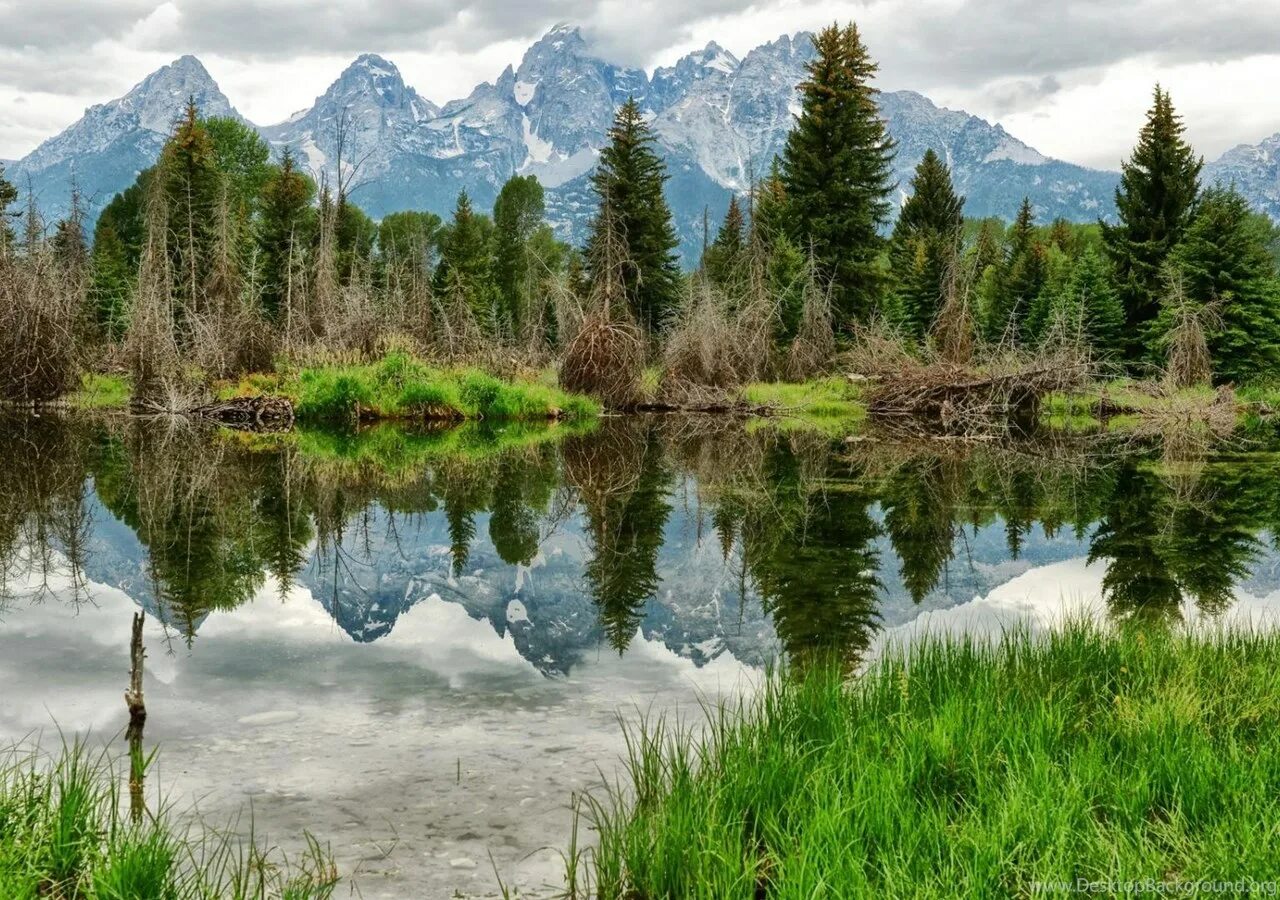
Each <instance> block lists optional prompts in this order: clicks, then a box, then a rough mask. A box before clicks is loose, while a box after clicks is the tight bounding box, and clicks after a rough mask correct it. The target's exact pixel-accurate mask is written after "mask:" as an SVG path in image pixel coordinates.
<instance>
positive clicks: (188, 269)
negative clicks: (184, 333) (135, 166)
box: [157, 99, 221, 312]
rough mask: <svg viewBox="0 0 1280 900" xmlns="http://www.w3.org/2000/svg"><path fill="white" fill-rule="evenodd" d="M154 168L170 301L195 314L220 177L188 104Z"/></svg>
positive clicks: (206, 270) (207, 267)
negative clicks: (162, 203)
mask: <svg viewBox="0 0 1280 900" xmlns="http://www.w3.org/2000/svg"><path fill="white" fill-rule="evenodd" d="M157 168H158V171H159V173H160V178H161V183H162V185H163V189H164V192H165V198H166V201H167V203H168V207H169V215H168V221H169V230H170V242H169V245H170V247H171V248H172V253H173V258H172V265H173V288H174V293H175V294H176V298H175V299H176V300H177V301H178V304H179V307H180V308H181V309H183V310H185V311H187V312H198V311H199V310H200V309H201V307H202V305H203V301H204V298H205V293H206V290H207V288H208V286H209V282H210V272H211V269H212V265H211V264H212V262H213V253H212V247H213V245H214V241H215V239H216V228H217V226H216V221H215V220H216V216H215V211H216V209H217V206H218V203H219V200H220V199H221V177H220V174H219V171H218V167H217V159H216V156H215V154H214V148H213V141H212V139H211V138H210V137H209V132H208V131H207V130H206V129H205V127H204V123H203V122H201V121H200V117H199V113H198V111H197V109H196V104H195V100H194V99H188V100H187V106H186V110H185V112H184V113H183V117H182V119H181V120H180V121H179V123H178V126H177V128H176V129H175V130H174V133H173V135H172V136H171V137H170V138H169V142H168V143H167V144H165V147H164V150H163V151H162V152H161V154H160V162H159V163H158V164H157Z"/></svg>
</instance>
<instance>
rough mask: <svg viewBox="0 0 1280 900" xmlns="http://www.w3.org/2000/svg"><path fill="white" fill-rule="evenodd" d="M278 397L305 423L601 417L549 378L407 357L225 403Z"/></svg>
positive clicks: (281, 382)
mask: <svg viewBox="0 0 1280 900" xmlns="http://www.w3.org/2000/svg"><path fill="white" fill-rule="evenodd" d="M264 393H266V394H279V395H282V396H285V397H288V398H289V399H290V400H292V401H293V403H294V406H295V408H296V413H297V416H298V419H299V420H301V421H330V422H335V421H351V420H353V419H357V418H383V419H437V420H460V419H500V420H521V419H523V420H533V419H550V418H566V419H578V418H587V417H591V416H595V415H597V414H598V413H599V407H598V406H597V405H596V403H595V402H594V401H592V400H590V399H589V398H587V397H583V396H580V395H576V394H568V393H566V392H564V391H562V390H560V389H559V388H557V387H554V386H552V385H549V384H546V383H545V381H543V380H542V379H534V380H524V381H504V380H502V379H499V378H495V377H494V376H492V375H489V374H487V373H485V372H482V371H480V370H478V369H440V368H435V367H433V366H429V365H427V364H426V363H424V362H422V361H420V360H417V359H414V358H413V357H410V356H408V355H407V354H404V353H391V354H388V355H387V356H386V357H384V358H383V359H381V360H379V361H378V362H375V363H370V364H367V365H347V366H326V367H320V368H306V369H302V370H300V371H297V372H288V373H284V374H278V375H253V376H248V377H246V378H244V379H242V380H241V381H240V382H238V383H236V384H234V385H230V386H227V387H224V388H222V389H221V390H220V391H219V397H220V398H221V399H226V398H229V397H243V396H254V395H257V394H264Z"/></svg>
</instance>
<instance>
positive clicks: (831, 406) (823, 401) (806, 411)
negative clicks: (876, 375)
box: [739, 375, 867, 437]
mask: <svg viewBox="0 0 1280 900" xmlns="http://www.w3.org/2000/svg"><path fill="white" fill-rule="evenodd" d="M739 398H740V399H741V400H742V401H743V402H745V403H747V404H748V405H749V406H752V407H756V408H760V409H768V410H770V411H771V412H772V413H773V415H772V416H770V417H769V418H768V419H767V420H766V421H767V422H769V423H770V424H772V425H775V426H777V427H779V428H781V429H782V430H791V429H811V430H815V431H820V432H823V433H826V434H830V435H831V436H833V437H840V436H845V435H848V434H851V433H852V432H855V431H857V430H859V428H860V427H861V426H862V425H863V424H864V423H865V422H866V418H867V407H866V404H865V403H864V402H863V400H862V394H861V391H860V389H859V386H858V385H857V384H855V383H854V382H852V381H850V380H849V379H847V378H843V377H840V376H835V375H832V376H828V377H826V378H814V379H810V380H809V381H804V382H798V383H793V382H785V381H773V382H757V383H755V384H748V385H746V386H745V387H743V388H742V389H741V390H740V392H739Z"/></svg>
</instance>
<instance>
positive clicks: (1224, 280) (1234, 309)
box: [1172, 188, 1280, 383]
mask: <svg viewBox="0 0 1280 900" xmlns="http://www.w3.org/2000/svg"><path fill="white" fill-rule="evenodd" d="M1267 240H1268V223H1266V222H1265V221H1263V220H1262V219H1261V217H1259V216H1257V215H1255V214H1254V213H1252V212H1251V211H1250V210H1249V204H1248V201H1246V200H1245V199H1244V198H1243V197H1242V196H1240V194H1238V193H1237V192H1236V191H1234V190H1223V189H1220V188H1212V189H1210V190H1208V191H1206V192H1205V194H1204V196H1203V197H1202V198H1201V201H1200V203H1199V206H1198V209H1197V211H1196V215H1195V218H1194V219H1193V220H1192V222H1191V225H1190V226H1189V227H1188V228H1187V230H1186V233H1185V237H1184V238H1183V240H1182V243H1181V244H1179V246H1178V247H1177V248H1176V249H1175V250H1174V252H1173V254H1172V260H1173V262H1174V264H1175V265H1176V266H1177V268H1178V270H1179V271H1180V272H1181V274H1182V278H1183V283H1184V285H1185V287H1186V291H1187V294H1188V297H1189V299H1191V300H1192V301H1193V302H1195V303H1198V304H1202V305H1203V304H1210V303H1213V304H1216V306H1217V313H1218V315H1217V316H1216V317H1212V318H1211V319H1210V321H1213V320H1214V319H1220V320H1221V321H1220V324H1215V326H1214V327H1210V328H1209V329H1207V334H1206V337H1207V339H1208V341H1209V352H1210V354H1211V356H1212V357H1213V366H1214V373H1215V375H1216V376H1217V377H1218V379H1220V380H1222V381H1233V382H1236V383H1239V382H1242V381H1245V380H1247V379H1249V378H1253V377H1257V376H1258V375H1259V374H1260V373H1272V372H1275V371H1276V370H1277V367H1280V284H1277V281H1276V267H1275V263H1274V261H1273V260H1272V258H1271V255H1270V253H1269V252H1268V250H1267Z"/></svg>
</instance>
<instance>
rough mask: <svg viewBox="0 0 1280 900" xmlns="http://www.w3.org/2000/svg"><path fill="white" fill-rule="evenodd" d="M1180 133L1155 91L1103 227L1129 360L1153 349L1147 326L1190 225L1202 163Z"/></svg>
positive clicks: (1163, 96)
mask: <svg viewBox="0 0 1280 900" xmlns="http://www.w3.org/2000/svg"><path fill="white" fill-rule="evenodd" d="M1184 130H1185V129H1184V127H1183V124H1182V120H1181V118H1180V117H1179V116H1177V115H1176V114H1175V113H1174V111H1173V103H1172V102H1171V101H1170V99H1169V93H1168V92H1167V91H1165V90H1163V89H1161V87H1160V86H1159V85H1156V89H1155V97H1154V100H1153V102H1152V105H1151V109H1150V111H1149V112H1148V113H1147V121H1146V124H1145V125H1144V126H1143V128H1142V131H1141V133H1140V134H1139V136H1138V145H1137V146H1136V147H1135V148H1134V150H1133V155H1132V156H1130V157H1129V159H1128V160H1127V161H1126V162H1125V163H1124V164H1123V165H1122V166H1121V174H1120V186H1119V187H1118V188H1116V213H1117V215H1118V217H1119V220H1120V221H1119V223H1118V224H1116V225H1107V224H1105V223H1103V225H1102V236H1103V240H1104V242H1105V244H1106V248H1107V254H1108V256H1110V258H1111V263H1112V266H1113V268H1114V269H1115V277H1116V284H1117V289H1118V290H1119V293H1120V300H1121V302H1122V303H1123V304H1124V311H1125V331H1126V334H1127V336H1128V346H1127V348H1126V349H1127V356H1128V358H1129V359H1130V360H1137V359H1139V358H1141V357H1143V356H1144V355H1149V351H1150V348H1151V347H1152V346H1153V345H1154V341H1153V337H1154V336H1153V335H1152V334H1150V326H1151V324H1152V323H1153V321H1154V320H1155V318H1156V314H1157V313H1158V312H1159V309H1160V297H1161V293H1162V291H1163V284H1162V275H1161V268H1162V267H1163V265H1164V263H1165V260H1166V259H1167V258H1168V256H1169V253H1170V252H1171V251H1172V250H1173V248H1174V247H1175V246H1176V245H1177V243H1178V241H1179V240H1180V239H1181V238H1182V235H1183V232H1184V231H1185V230H1186V228H1187V226H1188V225H1189V224H1190V222H1191V216H1192V213H1193V211H1194V210H1193V207H1194V205H1195V202H1196V196H1197V194H1198V193H1199V191H1200V181H1199V178H1200V170H1201V168H1202V167H1203V165H1204V160H1203V159H1201V158H1200V157H1197V156H1196V155H1195V153H1194V152H1193V151H1192V149H1191V146H1190V144H1188V143H1187V142H1186V140H1185V139H1184V137H1183V132H1184Z"/></svg>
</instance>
